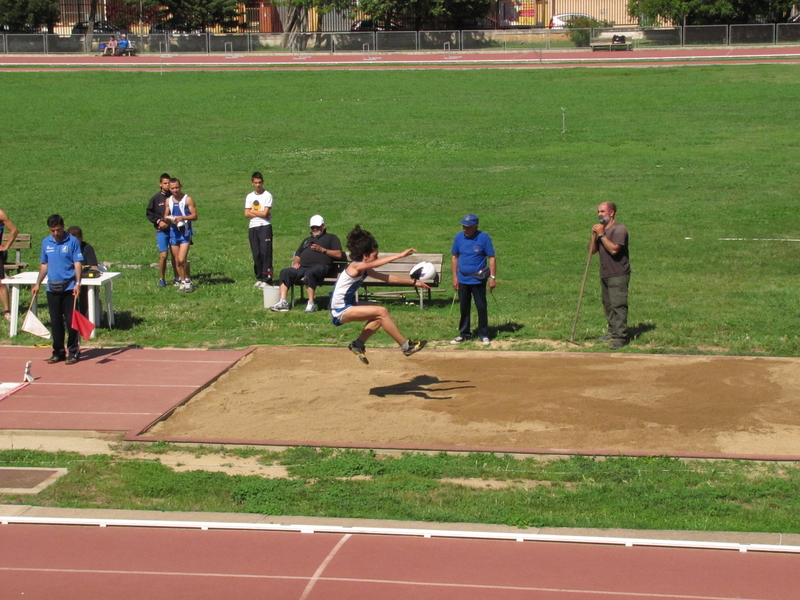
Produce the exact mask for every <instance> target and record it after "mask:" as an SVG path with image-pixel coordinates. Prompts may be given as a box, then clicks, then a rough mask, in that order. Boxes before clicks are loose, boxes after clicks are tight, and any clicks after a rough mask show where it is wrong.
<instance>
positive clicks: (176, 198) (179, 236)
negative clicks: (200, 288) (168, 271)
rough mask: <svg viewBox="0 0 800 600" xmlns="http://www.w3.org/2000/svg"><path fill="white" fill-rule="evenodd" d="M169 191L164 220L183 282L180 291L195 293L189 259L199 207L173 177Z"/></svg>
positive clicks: (179, 276) (179, 275) (179, 287)
mask: <svg viewBox="0 0 800 600" xmlns="http://www.w3.org/2000/svg"><path fill="white" fill-rule="evenodd" d="M169 191H170V193H171V194H172V196H171V197H170V198H169V200H168V201H167V204H166V206H165V208H164V220H165V221H167V222H168V223H169V247H170V249H171V250H172V256H173V258H174V259H175V268H176V269H177V270H178V278H179V279H180V281H181V283H180V285H179V286H178V291H181V292H193V291H194V289H195V288H194V284H193V283H192V280H191V278H190V277H189V268H188V264H189V261H188V257H189V246H190V245H191V243H192V235H193V233H194V232H193V229H192V223H193V222H194V221H196V220H197V207H196V206H195V204H194V200H193V199H192V197H191V196H188V195H187V194H184V193H183V191H182V186H181V182H180V180H179V179H175V178H174V177H173V178H172V179H170V180H169Z"/></svg>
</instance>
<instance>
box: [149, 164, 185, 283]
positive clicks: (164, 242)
mask: <svg viewBox="0 0 800 600" xmlns="http://www.w3.org/2000/svg"><path fill="white" fill-rule="evenodd" d="M170 179H171V177H170V176H169V174H168V173H162V175H161V177H160V178H159V183H158V184H159V187H160V188H161V189H160V190H159V191H158V193H157V194H154V195H153V197H152V198H150V202H149V203H148V204H147V213H146V215H147V220H148V221H150V222H151V223H152V224H153V227H155V230H156V246H157V247H158V286H159V287H165V286H166V285H167V281H166V276H167V254H168V253H169V223H167V222H166V221H165V220H164V209H165V207H166V205H167V200H168V199H169V197H170V196H171V195H172V194H170V191H169V181H170ZM170 258H171V260H172V274H173V283H174V284H175V285H180V283H181V281H180V278H179V277H178V270H177V269H176V268H175V258H174V257H172V256H171V255H170Z"/></svg>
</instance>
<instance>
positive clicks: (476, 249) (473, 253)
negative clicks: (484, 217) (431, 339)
mask: <svg viewBox="0 0 800 600" xmlns="http://www.w3.org/2000/svg"><path fill="white" fill-rule="evenodd" d="M478 222H479V220H478V216H477V215H474V214H468V215H465V216H464V218H463V219H461V228H462V230H461V231H459V232H458V233H457V234H456V236H455V238H454V239H453V246H452V248H451V249H450V253H451V254H452V255H453V256H452V258H451V260H450V268H451V269H452V271H453V288H454V289H455V290H456V291H457V292H458V305H459V307H460V308H461V319H460V321H459V323H458V335H457V336H456V337H455V338H454V339H453V340H451V341H450V343H451V344H460V343H462V342H466V341H468V340H469V339H471V338H472V333H471V328H470V320H471V315H470V311H471V307H472V302H475V310H477V311H478V328H477V329H476V330H475V334H476V335H477V336H478V337H479V338H480V339H481V342H482V343H483V345H484V346H488V345H489V344H491V340H489V312H488V307H487V302H486V282H487V281H488V282H489V289H490V290H493V289H494V288H495V287H497V260H496V258H495V252H494V245H492V238H491V237H489V234H487V233H486V232H483V231H479V230H478Z"/></svg>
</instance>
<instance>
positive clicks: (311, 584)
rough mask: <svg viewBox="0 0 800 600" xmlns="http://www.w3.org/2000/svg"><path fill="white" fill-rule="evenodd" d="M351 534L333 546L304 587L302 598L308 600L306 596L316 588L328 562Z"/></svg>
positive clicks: (301, 599)
mask: <svg viewBox="0 0 800 600" xmlns="http://www.w3.org/2000/svg"><path fill="white" fill-rule="evenodd" d="M351 536H352V534H350V533H348V534H347V535H345V536H344V537H343V538H342V539H340V540H339V543H338V544H336V545H335V546H334V547H333V550H331V551H330V552H329V553H328V556H326V557H325V560H323V561H322V563H321V564H320V565H319V568H318V569H317V570H316V571H315V572H314V574H313V575H312V576H311V581H309V582H308V585H307V586H306V589H304V590H303V593H302V594H301V595H300V600H306V598H308V596H309V594H311V590H313V589H314V586H315V585H316V584H317V581H319V579H320V577H322V573H323V571H325V568H326V567H327V566H328V563H330V562H331V561H332V560H333V557H334V556H336V553H337V552H339V549H340V548H341V547H342V546H344V544H345V542H347V540H349V539H350V537H351Z"/></svg>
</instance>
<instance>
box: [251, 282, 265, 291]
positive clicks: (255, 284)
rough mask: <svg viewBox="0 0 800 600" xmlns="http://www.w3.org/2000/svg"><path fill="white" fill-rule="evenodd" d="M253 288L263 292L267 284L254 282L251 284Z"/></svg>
mask: <svg viewBox="0 0 800 600" xmlns="http://www.w3.org/2000/svg"><path fill="white" fill-rule="evenodd" d="M253 287H257V288H259V289H262V290H263V289H264V288H265V287H267V282H266V281H256V282H255V283H254V284H253Z"/></svg>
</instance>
